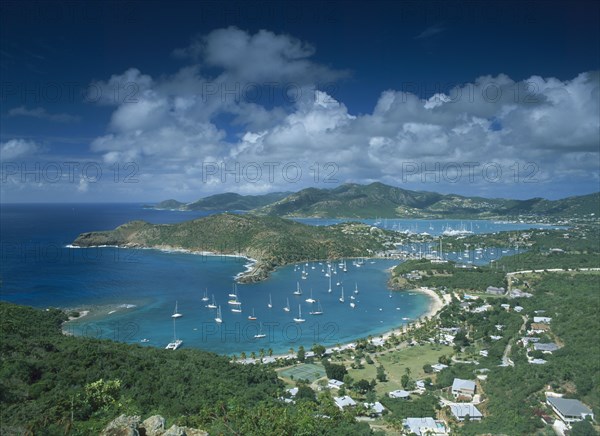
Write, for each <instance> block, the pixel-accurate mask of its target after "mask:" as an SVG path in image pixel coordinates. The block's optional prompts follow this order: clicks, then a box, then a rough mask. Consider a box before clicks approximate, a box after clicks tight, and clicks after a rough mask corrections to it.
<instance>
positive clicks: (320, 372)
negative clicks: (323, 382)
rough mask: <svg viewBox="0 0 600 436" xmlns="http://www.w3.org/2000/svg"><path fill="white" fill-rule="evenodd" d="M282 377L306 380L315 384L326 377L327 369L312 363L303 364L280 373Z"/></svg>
mask: <svg viewBox="0 0 600 436" xmlns="http://www.w3.org/2000/svg"><path fill="white" fill-rule="evenodd" d="M279 374H280V375H281V376H282V377H286V378H290V379H291V378H292V376H294V378H293V379H294V380H305V379H307V380H308V381H309V382H311V383H312V382H313V381H315V380H317V379H319V378H321V377H324V376H325V368H323V366H321V365H315V364H312V363H303V364H300V365H296V366H294V367H292V368H288V369H284V370H283V371H281V372H280V373H279Z"/></svg>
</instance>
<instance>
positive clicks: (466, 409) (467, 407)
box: [450, 403, 483, 421]
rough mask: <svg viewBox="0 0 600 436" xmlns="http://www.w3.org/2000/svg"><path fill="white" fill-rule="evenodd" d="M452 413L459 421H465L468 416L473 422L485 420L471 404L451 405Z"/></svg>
mask: <svg viewBox="0 0 600 436" xmlns="http://www.w3.org/2000/svg"><path fill="white" fill-rule="evenodd" d="M450 411H451V412H452V415H454V417H455V418H456V419H457V420H458V421H464V420H465V417H466V416H467V415H469V419H470V420H471V421H481V418H483V415H482V414H481V412H480V411H479V409H477V407H475V406H474V405H473V404H469V403H450Z"/></svg>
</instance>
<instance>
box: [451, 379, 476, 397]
mask: <svg viewBox="0 0 600 436" xmlns="http://www.w3.org/2000/svg"><path fill="white" fill-rule="evenodd" d="M475 389H476V386H475V382H474V381H472V380H463V379H460V378H455V379H454V382H453V383H452V395H453V396H454V398H458V397H469V398H472V397H473V395H475Z"/></svg>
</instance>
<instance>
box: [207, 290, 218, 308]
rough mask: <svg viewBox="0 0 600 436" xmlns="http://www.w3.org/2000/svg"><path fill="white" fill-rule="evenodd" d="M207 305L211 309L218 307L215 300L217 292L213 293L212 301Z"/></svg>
mask: <svg viewBox="0 0 600 436" xmlns="http://www.w3.org/2000/svg"><path fill="white" fill-rule="evenodd" d="M206 307H208V308H209V309H216V308H217V302H216V301H215V294H213V295H212V303H210V304H208V305H207V306H206Z"/></svg>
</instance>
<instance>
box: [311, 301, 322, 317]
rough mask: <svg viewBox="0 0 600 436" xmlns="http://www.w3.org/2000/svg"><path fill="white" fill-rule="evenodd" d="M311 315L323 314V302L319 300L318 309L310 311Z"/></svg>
mask: <svg viewBox="0 0 600 436" xmlns="http://www.w3.org/2000/svg"><path fill="white" fill-rule="evenodd" d="M309 313H310V314H311V315H323V308H322V307H321V302H320V301H317V310H313V311H312V312H309Z"/></svg>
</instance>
